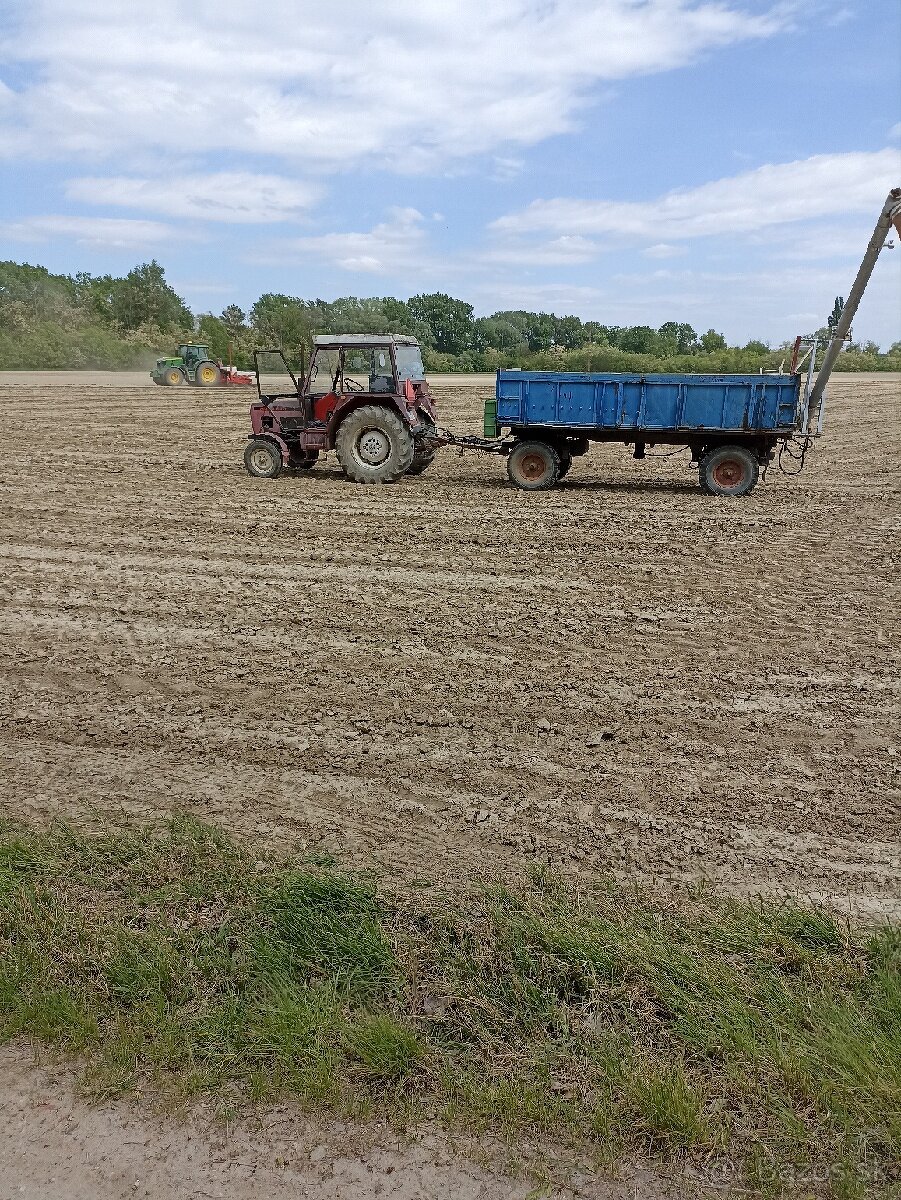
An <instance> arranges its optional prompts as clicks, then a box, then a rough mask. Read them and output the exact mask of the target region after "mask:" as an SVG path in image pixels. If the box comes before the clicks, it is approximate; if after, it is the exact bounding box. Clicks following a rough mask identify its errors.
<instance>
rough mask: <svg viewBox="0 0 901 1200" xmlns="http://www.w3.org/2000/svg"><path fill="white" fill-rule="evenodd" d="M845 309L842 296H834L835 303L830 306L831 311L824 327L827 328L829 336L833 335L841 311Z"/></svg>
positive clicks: (840, 317) (840, 316)
mask: <svg viewBox="0 0 901 1200" xmlns="http://www.w3.org/2000/svg"><path fill="white" fill-rule="evenodd" d="M844 311H845V298H844V296H836V297H835V303H834V304H833V306H832V312H831V313H830V314H829V316H828V317H827V318H826V328H827V329H828V330H829V336H830V338H831V337H833V336H834V335H835V331H836V329H837V327H838V323H839V321H840V320H841V319H842V313H843V312H844Z"/></svg>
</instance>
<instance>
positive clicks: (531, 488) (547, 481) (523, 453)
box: [507, 442, 561, 492]
mask: <svg viewBox="0 0 901 1200" xmlns="http://www.w3.org/2000/svg"><path fill="white" fill-rule="evenodd" d="M560 467H561V463H560V455H559V454H558V453H557V451H556V449H555V448H554V447H553V446H551V445H549V444H548V443H547V442H519V443H518V445H516V446H514V447H513V449H512V450H511V451H510V456H509V458H508V459H507V475H508V476H509V477H510V482H511V483H515V484H516V486H517V487H519V488H523V489H525V491H527V492H539V491H545V490H546V489H547V488H552V487H553V486H554V484H555V483H556V482H557V480H558V479H559V478H560Z"/></svg>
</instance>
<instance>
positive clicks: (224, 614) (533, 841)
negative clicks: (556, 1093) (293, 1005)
mask: <svg viewBox="0 0 901 1200" xmlns="http://www.w3.org/2000/svg"><path fill="white" fill-rule="evenodd" d="M7 381H8V377H5V378H4V380H3V381H2V383H0V400H2V403H3V404H4V406H5V409H6V420H7V425H8V427H9V426H10V425H12V424H13V422H16V423H17V424H21V421H22V417H23V415H25V414H27V416H28V418H30V420H29V425H30V427H31V429H32V430H33V432H32V433H29V434H27V435H23V436H21V437H20V438H19V439H18V440H17V442H16V444H15V449H14V450H10V451H9V452H8V454H7V456H6V460H5V462H4V464H3V467H2V470H0V476H2V498H3V507H2V517H0V522H2V528H0V543H2V546H0V552H2V556H3V606H2V613H0V787H2V794H3V797H4V807H5V808H6V809H8V810H9V811H11V812H13V813H17V814H21V815H23V816H26V817H27V818H29V819H31V820H35V821H41V822H43V821H46V820H49V819H50V818H51V817H54V816H58V815H62V816H65V817H68V818H72V819H75V820H78V821H79V822H81V823H85V822H87V823H90V822H91V821H92V820H93V819H94V818H95V816H103V815H106V814H110V813H112V814H115V815H118V816H123V815H124V816H125V817H127V818H129V819H132V818H145V817H154V816H159V815H160V814H164V813H168V812H170V811H172V810H174V809H188V810H190V811H192V812H195V813H197V814H198V815H199V816H202V817H204V818H207V819H209V820H212V821H215V822H219V823H221V824H223V825H226V826H228V827H229V828H231V829H233V830H236V831H238V832H239V833H242V834H248V835H253V836H261V837H263V838H264V839H270V840H272V841H274V842H279V843H287V844H290V845H291V846H293V847H295V848H298V849H302V848H304V847H308V848H313V847H324V848H327V849H330V850H332V851H333V852H334V853H335V854H336V855H337V856H338V857H339V858H340V859H341V860H342V861H345V862H347V861H350V862H351V863H354V862H360V863H371V862H372V861H375V862H376V863H378V864H380V865H381V869H382V870H383V871H384V872H385V874H386V876H388V877H389V878H394V879H395V880H397V881H398V882H406V883H414V882H419V883H428V882H429V881H430V880H432V879H435V878H436V877H441V878H444V879H457V880H461V881H465V880H467V879H471V878H475V877H484V876H486V875H487V876H494V875H497V874H499V873H500V874H511V873H517V872H519V871H521V870H523V869H524V868H525V867H527V866H528V865H529V864H530V863H532V862H534V861H535V860H539V861H542V862H550V863H552V864H555V865H557V866H559V867H560V868H562V869H565V870H571V871H578V872H582V873H587V874H595V873H596V874H605V873H608V872H610V871H611V870H612V871H614V872H616V873H618V874H620V875H622V876H627V877H633V876H634V877H638V878H640V879H643V880H646V881H649V882H661V883H672V882H676V883H679V882H685V881H692V880H697V879H701V878H704V879H709V880H711V881H712V882H713V884H714V885H715V886H717V887H719V888H724V889H729V890H739V891H759V890H770V889H780V890H788V891H791V892H800V893H802V894H805V895H812V896H816V897H822V898H827V899H829V900H830V901H832V902H834V903H836V904H838V905H839V906H841V907H848V906H850V907H851V908H853V909H854V910H856V911H860V912H864V913H875V912H884V911H894V912H896V913H898V912H901V805H899V766H901V758H899V756H898V754H897V752H896V751H897V730H898V727H899V687H901V684H899V673H898V669H897V667H898V645H899V642H898V639H899V617H898V591H897V577H898V576H897V566H898V563H897V540H898V539H897V523H898V515H899V482H898V480H899V476H898V461H899V450H901V445H899V441H901V439H899V430H901V419H899V403H898V401H899V394H901V384H899V379H898V378H897V377H891V376H873V377H850V376H842V377H839V378H838V379H836V381H835V384H834V386H833V388H832V397H831V405H830V412H829V424H828V431H827V432H828V436H827V437H826V438H824V439H823V441H822V443H821V444H820V445H819V446H818V447H817V451H816V453H815V454H814V455H813V457H812V460H811V462H810V463H809V465H808V469H807V470H806V471H805V473H804V474H802V475H801V476H800V477H798V478H796V479H787V478H784V477H783V476H782V475H780V474H779V473H778V472H777V471H776V470H775V469H771V471H770V474H769V477H768V479H767V481H766V483H765V484H764V485H763V486H761V487H760V488H759V489H758V490H757V491H756V492H755V493H754V494H753V495H752V496H751V497H749V498H747V499H745V500H741V501H737V502H728V501H726V502H723V501H718V500H714V499H711V498H709V497H705V496H703V495H702V494H701V493H700V492H699V490H698V487H697V479H696V477H695V476H693V475H692V474H691V473H689V472H688V470H687V469H686V466H685V465H684V464H683V460H682V459H680V458H670V459H666V458H658V459H650V460H649V461H647V462H646V463H643V464H642V463H635V462H633V461H632V460H631V459H630V458H629V457H628V456H627V453H626V451H625V450H624V449H623V448H622V447H611V448H606V449H605V448H599V449H595V450H594V451H593V452H592V454H591V456H589V457H588V458H587V459H577V460H576V464H575V466H574V468H573V471H572V474H571V476H570V477H569V478H568V479H567V481H566V484H565V485H564V486H562V487H560V488H559V489H557V490H554V491H553V492H548V493H537V494H526V493H522V492H519V491H516V490H514V489H513V488H511V487H509V486H508V485H507V482H506V478H505V475H504V467H503V463H502V462H501V461H500V460H498V459H496V458H493V457H487V456H485V457H479V456H475V455H468V456H466V457H463V458H460V457H458V456H456V455H455V454H454V453H452V452H450V451H444V452H443V453H442V454H441V455H439V457H438V459H437V460H436V462H435V464H434V465H433V467H432V468H430V470H429V471H428V472H427V473H426V474H425V475H424V476H422V477H421V478H420V479H415V480H414V479H410V480H406V481H405V482H403V483H402V484H400V485H397V486H395V487H391V488H380V489H376V488H372V489H368V488H364V487H358V486H353V485H351V484H348V483H346V482H345V481H344V480H343V479H342V478H341V477H340V475H339V473H338V470H337V467H336V465H335V463H334V461H333V460H329V461H328V462H327V463H326V464H325V465H323V466H322V467H320V468H317V470H316V471H314V472H313V473H312V474H311V475H309V476H298V477H282V478H281V479H279V480H276V481H264V480H254V479H251V478H249V477H248V476H247V475H246V474H245V473H244V471H243V469H242V466H241V452H242V448H243V444H244V439H245V426H246V414H245V406H246V397H245V396H244V395H238V396H235V395H233V394H231V393H220V392H217V393H211V394H207V393H204V394H203V395H200V396H198V395H197V394H196V393H194V392H191V391H174V392H170V391H164V390H162V389H150V388H147V387H135V388H132V389H129V388H124V387H121V388H117V387H109V386H103V385H100V384H98V383H97V382H96V381H94V380H93V378H91V379H89V380H88V381H87V382H79V383H78V384H73V385H71V386H54V387H46V386H43V384H42V382H41V381H40V380H37V381H36V382H34V383H32V382H30V381H29V379H28V377H27V376H25V375H21V376H17V378H16V381H15V382H14V383H8V382H7ZM486 393H487V394H490V386H489V387H487V388H486V387H482V386H481V385H479V386H476V387H475V388H473V387H472V386H470V387H469V388H468V389H467V388H465V387H463V388H461V387H455V388H453V389H445V390H444V391H443V392H442V393H441V400H442V420H443V421H444V423H446V424H447V425H449V426H451V427H457V428H469V429H470V430H473V431H475V430H477V429H478V428H479V425H480V412H481V410H480V401H479V396H480V395H484V394H486ZM686 458H687V456H686Z"/></svg>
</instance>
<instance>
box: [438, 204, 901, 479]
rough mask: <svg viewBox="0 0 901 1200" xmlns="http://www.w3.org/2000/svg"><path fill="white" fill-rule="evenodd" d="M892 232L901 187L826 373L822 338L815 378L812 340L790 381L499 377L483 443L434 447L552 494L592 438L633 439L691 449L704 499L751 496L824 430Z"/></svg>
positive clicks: (848, 306)
mask: <svg viewBox="0 0 901 1200" xmlns="http://www.w3.org/2000/svg"><path fill="white" fill-rule="evenodd" d="M893 225H894V227H895V229H896V230H897V232H898V234H899V236H901V188H893V189H892V191H890V192H889V194H888V196H887V198H886V201H885V204H884V205H883V208H882V212H881V213H880V215H879V220H878V221H877V222H876V228H875V229H874V230H873V235H872V237H871V238H870V242H869V245H868V246H867V249H866V252H865V254H864V257H863V261H862V262H861V264H860V269H859V270H858V272H857V276H856V278H855V280H854V283H853V285H852V287H851V291H850V292H849V293H848V299H847V301H846V303H845V305H844V308H843V310H842V314H841V317H840V318H839V320H838V321H837V323H836V325H835V327H834V328H833V329H832V330H831V336H830V339H829V344H828V346H827V347H826V352H825V355H824V357H823V361H822V363H821V365H820V368H819V371H818V372H817V373H816V377H814V372H815V366H816V357H817V342H816V339H813V342H812V345H811V346H810V349H809V351H808V354H807V355H805V356H804V358H809V363H808V367H807V373H806V377H805V376H803V375H802V374H801V370H800V368H801V367H802V366H803V365H804V358H800V359H799V352H800V348H801V342H802V339H801V338H797V339H796V341H795V345H794V351H793V354H792V361H791V367H790V370H789V372H788V373H787V374H783V373H782V372H778V373H773V374H763V373H761V374H760V375H626V374H605V373H597V374H595V373H593V372H592V373H587V374H575V373H569V372H557V371H516V370H508V371H498V373H497V385H496V388H495V395H494V399H492V400H488V401H487V402H486V404H485V436H484V438H475V437H458V436H455V435H453V434H450V433H448V432H447V431H446V430H436V431H435V432H436V437H435V440H434V444H435V445H436V446H438V445H456V446H460V447H462V448H466V447H470V448H472V449H477V450H486V451H493V452H494V453H497V454H503V455H506V458H507V474H508V475H509V476H510V480H511V482H512V483H514V484H516V486H517V487H521V488H526V489H527V490H530V491H537V490H540V489H544V488H550V487H553V486H554V485H555V484H556V483H558V482H559V481H560V480H561V479H563V478H564V476H565V475H566V473H567V471H569V469H570V467H571V466H572V461H573V458H574V457H575V456H576V455H580V454H586V453H587V452H588V448H589V446H590V445H591V443H592V442H624V443H625V444H626V445H631V446H633V447H634V451H633V452H634V456H635V458H644V456H645V450H646V448H647V447H648V446H655V445H661V444H662V445H669V446H685V447H687V448H688V449H690V450H691V453H692V459H693V461H695V462H697V464H698V472H699V476H700V482H701V487H702V488H703V489H704V491H706V492H708V493H710V494H711V495H719V496H745V495H747V494H748V492H750V491H751V490H752V488H753V487H754V486H755V484H756V483H757V480H758V479H759V477H760V468H761V467H762V466H766V464H767V463H769V462H770V461H771V460H772V458H773V457H774V455H775V451H776V447H777V446H779V445H780V443H781V444H782V445H785V444H786V443H788V442H790V441H794V442H795V443H796V447H797V449H796V452H795V455H794V457H795V458H796V459H798V460H800V465H803V462H804V455H805V454H806V452H807V448H808V446H809V444H810V439H811V438H812V437H816V436H818V435H819V434H820V433H821V432H822V429H823V412H824V407H825V402H826V384H827V382H828V380H829V376H830V374H831V372H832V368H833V367H834V366H835V362H836V359H837V358H838V355H839V354H840V352H841V350H842V347H843V346H844V343H845V341H846V340H847V339H848V336H849V334H850V329H851V322H852V320H853V319H854V315H855V313H856V312H857V309H858V306H859V304H860V300H861V297H862V296H863V293H864V289H865V288H866V285H867V283H868V281H869V279H870V276H871V275H872V273H873V268H874V267H875V265H876V261H877V259H878V257H879V254H880V252H881V251H882V249H883V247H884V245H885V239H886V236H887V234H888V233H889V232H890V230H891V228H892V226H893Z"/></svg>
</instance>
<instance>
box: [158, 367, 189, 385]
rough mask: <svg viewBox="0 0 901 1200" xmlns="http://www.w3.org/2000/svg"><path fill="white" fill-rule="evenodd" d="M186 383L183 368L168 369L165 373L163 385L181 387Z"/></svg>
mask: <svg viewBox="0 0 901 1200" xmlns="http://www.w3.org/2000/svg"><path fill="white" fill-rule="evenodd" d="M184 381H185V374H184V371H182V369H181V367H167V368H166V370H165V372H164V373H163V383H164V384H165V385H166V387H180V386H181V385H182V384H183V383H184Z"/></svg>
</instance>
